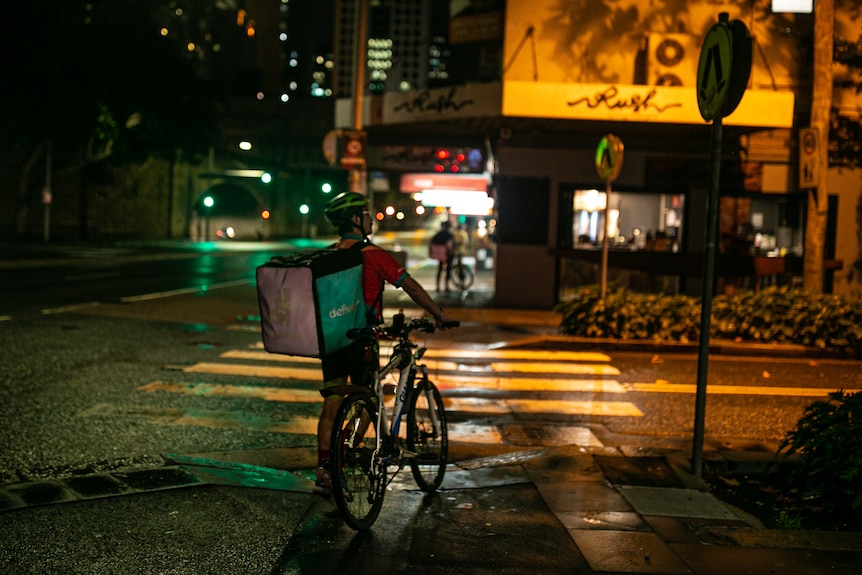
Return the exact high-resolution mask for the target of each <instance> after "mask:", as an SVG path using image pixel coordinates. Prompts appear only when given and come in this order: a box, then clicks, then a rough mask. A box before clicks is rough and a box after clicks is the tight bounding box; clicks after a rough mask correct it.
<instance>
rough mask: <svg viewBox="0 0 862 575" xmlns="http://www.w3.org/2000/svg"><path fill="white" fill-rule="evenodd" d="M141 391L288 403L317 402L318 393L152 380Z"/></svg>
mask: <svg viewBox="0 0 862 575" xmlns="http://www.w3.org/2000/svg"><path fill="white" fill-rule="evenodd" d="M138 389H139V390H141V391H148V392H154V391H164V392H169V393H182V394H184V395H201V396H213V395H218V396H222V397H241V398H244V399H263V400H264V401H283V402H290V403H318V402H319V401H320V400H321V397H320V393H319V392H318V391H316V390H313V389H294V388H283V387H257V386H254V385H224V384H216V383H176V382H164V381H153V382H151V383H148V384H146V385H142V386H141V387H139V388H138Z"/></svg>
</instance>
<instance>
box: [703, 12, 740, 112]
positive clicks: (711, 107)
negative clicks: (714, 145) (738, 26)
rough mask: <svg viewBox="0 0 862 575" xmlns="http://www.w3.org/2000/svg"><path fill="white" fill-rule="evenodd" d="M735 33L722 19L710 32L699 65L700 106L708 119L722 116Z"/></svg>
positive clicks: (728, 86)
mask: <svg viewBox="0 0 862 575" xmlns="http://www.w3.org/2000/svg"><path fill="white" fill-rule="evenodd" d="M732 39H733V34H732V32H731V30H730V28H729V27H728V26H727V24H725V23H724V22H718V23H717V24H715V25H714V26H713V27H712V28H710V29H709V32H708V33H707V35H706V38H705V39H704V41H703V48H702V49H701V52H700V62H699V64H698V67H697V106H698V108H699V109H700V115H701V116H703V119H704V120H707V121H709V120H713V119H715V118H718V117H721V115H722V108H723V107H724V102H725V100H727V95H728V91H729V89H730V83H731V82H730V74H731V65H732V63H733V54H732V51H731V50H732Z"/></svg>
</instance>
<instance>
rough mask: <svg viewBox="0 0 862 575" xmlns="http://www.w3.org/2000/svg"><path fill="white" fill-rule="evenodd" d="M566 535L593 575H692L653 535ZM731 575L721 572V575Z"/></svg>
mask: <svg viewBox="0 0 862 575" xmlns="http://www.w3.org/2000/svg"><path fill="white" fill-rule="evenodd" d="M569 533H570V534H571V536H572V539H573V540H574V542H575V545H577V546H578V549H580V551H581V553H582V554H583V555H584V557H585V558H586V560H587V563H589V564H590V568H591V569H592V570H593V571H598V572H603V573H605V572H608V573H662V574H665V575H676V574H680V575H682V574H686V573H693V571H692V570H691V569H690V568H689V567H688V566H687V565H686V564H685V563H683V561H682V560H681V559H680V558H679V557H677V556H676V555H675V554H674V553H673V552H672V551H671V550H670V549H669V548H668V546H667V545H666V544H665V542H664V541H662V540H661V539H660V538H659V536H658V535H656V534H655V533H637V532H635V533H633V532H629V531H586V530H580V529H571V530H569ZM729 573H735V572H734V571H725V572H724V575H727V574H729Z"/></svg>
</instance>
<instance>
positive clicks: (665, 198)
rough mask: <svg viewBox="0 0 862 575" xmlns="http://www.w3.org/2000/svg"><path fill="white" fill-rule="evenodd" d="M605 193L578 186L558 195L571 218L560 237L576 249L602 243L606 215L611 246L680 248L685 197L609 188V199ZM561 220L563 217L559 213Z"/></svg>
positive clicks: (648, 248) (657, 248)
mask: <svg viewBox="0 0 862 575" xmlns="http://www.w3.org/2000/svg"><path fill="white" fill-rule="evenodd" d="M607 195H608V194H607V193H606V192H604V191H599V190H596V189H577V188H576V189H575V190H574V192H573V193H571V194H568V193H565V192H564V193H563V194H561V198H562V199H563V200H564V201H566V202H567V203H568V202H570V203H569V204H568V205H571V211H570V212H569V213H567V215H570V217H571V219H570V222H569V223H568V226H569V227H568V228H566V229H565V230H564V231H563V230H562V228H561V240H562V239H563V238H565V239H566V240H568V239H569V238H571V240H570V241H571V247H575V248H579V249H589V248H593V247H599V246H601V245H602V242H603V240H604V233H605V215H606V214H607V217H608V223H607V230H608V244H609V245H610V246H612V247H615V248H625V249H632V250H651V251H673V252H676V251H679V249H680V245H681V240H682V232H683V217H684V211H685V209H684V208H685V205H684V204H685V197H684V196H683V195H682V194H646V193H637V192H628V191H611V193H610V199H608V197H607ZM606 208H607V209H606ZM561 212H563V211H562V210H561ZM563 221H565V219H564V218H562V213H561V222H563ZM569 230H571V232H570V235H569ZM561 243H562V242H561Z"/></svg>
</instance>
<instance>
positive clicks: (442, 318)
mask: <svg viewBox="0 0 862 575" xmlns="http://www.w3.org/2000/svg"><path fill="white" fill-rule="evenodd" d="M401 289H403V290H404V292H405V293H406V294H407V295H409V296H410V299H412V300H413V301H414V302H416V305H418V306H419V307H421V308H422V309H424V310H425V311H427V312H428V313H429V314H431V315H432V316H433V317H434V321H435V322H436V324H437V327H438V328H439V329H445V327H444V324H447V323H451V322H453V321H455V320H453V319H452V318H451V317H449V316H447V315H446V313H445V312H444V311H443V310H442V309H440V306H438V305H437V304H436V303H434V300H433V299H431V296H430V295H429V294H428V292H427V291H425V288H423V287H422V286H421V285H420V284H419V282H417V281H416V280H415V279H413V277H412V276H407V277H406V278H404V281H403V282H402V283H401Z"/></svg>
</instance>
